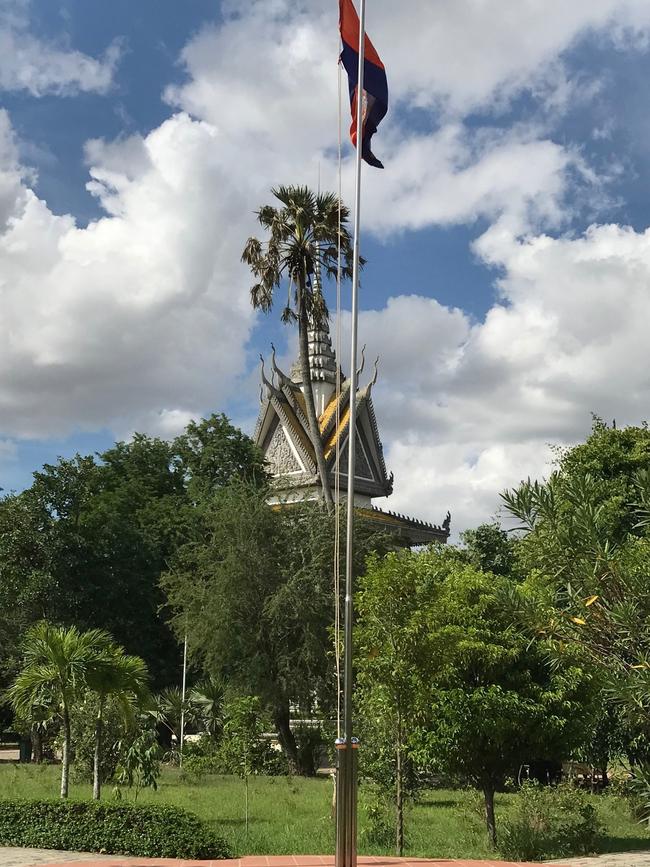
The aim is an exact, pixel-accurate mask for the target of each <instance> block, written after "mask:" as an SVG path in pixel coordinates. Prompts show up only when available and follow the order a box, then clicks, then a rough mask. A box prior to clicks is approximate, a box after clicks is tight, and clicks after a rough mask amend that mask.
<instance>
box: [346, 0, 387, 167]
mask: <svg viewBox="0 0 650 867" xmlns="http://www.w3.org/2000/svg"><path fill="white" fill-rule="evenodd" d="M339 25H340V28H341V39H342V40H343V51H342V53H341V61H342V63H343V66H344V67H345V71H346V72H347V74H348V83H349V86H350V107H351V108H352V126H351V127H350V138H351V139H352V144H353V145H354V146H355V147H356V145H357V99H358V93H357V91H358V83H359V82H358V78H359V27H360V25H359V16H358V15H357V10H356V9H355V8H354V3H353V2H352V0H339ZM364 45H365V48H364V65H363V67H364V68H363V94H362V100H361V110H362V116H361V118H362V127H361V129H362V134H361V156H362V157H363V159H364V160H365V161H366V162H367V163H369V164H370V165H371V166H375V167H376V168H378V169H383V167H384V166H383V165H382V163H381V162H380V161H379V160H378V159H377V157H376V156H375V155H374V154H373V152H372V151H371V149H370V140H371V139H372V137H373V135H374V134H375V133H376V132H377V127H378V126H379V124H380V123H381V121H382V120H383V118H384V116H385V114H386V112H387V111H388V81H387V79H386V70H385V68H384V64H383V63H382V62H381V60H380V58H379V55H378V54H377V52H376V50H375V46H374V45H373V44H372V42H371V41H370V39H369V38H368V36H367V35H366V34H364Z"/></svg>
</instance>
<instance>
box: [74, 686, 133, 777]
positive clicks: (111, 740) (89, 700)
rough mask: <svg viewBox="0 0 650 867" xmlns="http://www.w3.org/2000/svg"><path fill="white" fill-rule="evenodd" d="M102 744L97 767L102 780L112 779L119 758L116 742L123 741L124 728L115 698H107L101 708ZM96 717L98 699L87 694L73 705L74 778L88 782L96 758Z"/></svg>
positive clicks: (125, 728) (125, 729)
mask: <svg viewBox="0 0 650 867" xmlns="http://www.w3.org/2000/svg"><path fill="white" fill-rule="evenodd" d="M103 717H104V721H103V732H102V747H101V751H100V757H99V768H100V774H101V780H102V782H106V781H107V780H110V779H112V778H113V775H114V774H115V769H116V768H117V763H118V760H119V751H118V742H120V741H123V740H124V737H125V735H126V731H127V727H126V724H125V722H124V712H123V710H122V709H121V707H120V705H119V704H118V702H117V701H116V700H115V699H114V698H112V697H111V698H109V699H108V700H107V701H106V705H105V707H104V714H103ZM96 719H97V699H96V697H95V696H94V695H93V694H87V695H86V696H85V697H84V700H83V701H81V702H78V703H77V704H75V706H74V707H73V708H72V713H71V725H72V745H73V751H74V769H73V773H74V779H75V780H76V781H77V782H80V783H87V782H90V781H92V778H93V764H94V759H95V724H96Z"/></svg>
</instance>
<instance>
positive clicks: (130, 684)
mask: <svg viewBox="0 0 650 867" xmlns="http://www.w3.org/2000/svg"><path fill="white" fill-rule="evenodd" d="M148 681H149V672H148V670H147V666H146V664H145V663H144V661H143V660H142V659H140V657H139V656H130V655H129V654H127V653H125V652H124V648H122V647H119V645H116V644H110V645H109V646H108V647H106V648H104V649H103V651H102V652H101V653H100V654H98V655H97V657H96V658H95V659H94V660H93V661H92V662H91V664H90V665H89V667H88V671H87V673H86V684H87V686H88V689H90V690H91V691H92V692H93V693H94V694H95V696H96V699H97V709H96V715H95V749H94V759H93V798H94V799H95V800H99V799H100V797H101V785H102V776H101V756H102V737H103V732H104V711H105V708H106V702H107V701H108V699H109V698H112V699H114V700H116V701H117V702H118V703H119V704H120V705H121V707H122V709H123V713H124V717H125V718H126V719H128V718H129V717H130V716H132V711H133V706H134V704H135V703H136V702H138V701H142V699H143V698H144V697H145V696H146V694H147V685H148Z"/></svg>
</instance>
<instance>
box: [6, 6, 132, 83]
mask: <svg viewBox="0 0 650 867" xmlns="http://www.w3.org/2000/svg"><path fill="white" fill-rule="evenodd" d="M120 54H121V47H120V42H119V41H115V42H113V43H111V45H109V46H108V48H107V49H106V51H105V53H104V56H103V57H101V58H99V59H97V58H95V57H90V56H89V55H87V54H84V53H83V52H81V51H76V50H75V49H73V48H71V47H70V46H68V45H67V44H66V42H65V39H63V38H62V39H61V40H60V41H59V42H55V41H53V40H45V39H42V38H38V37H37V36H35V35H34V34H33V33H31V32H30V28H29V3H28V2H26V0H0V91H2V90H6V91H27V92H28V93H30V94H31V95H32V96H43V95H44V94H46V93H55V94H60V95H70V94H74V93H78V92H79V91H92V92H97V93H105V92H106V91H107V90H108V89H109V88H110V86H111V84H112V81H113V74H114V72H115V68H116V66H117V63H118V61H119V59H120Z"/></svg>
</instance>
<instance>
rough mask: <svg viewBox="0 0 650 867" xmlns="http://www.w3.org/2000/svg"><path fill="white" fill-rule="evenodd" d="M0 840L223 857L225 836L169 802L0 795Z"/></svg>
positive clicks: (46, 846) (172, 855) (13, 843)
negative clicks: (146, 803) (4, 798)
mask: <svg viewBox="0 0 650 867" xmlns="http://www.w3.org/2000/svg"><path fill="white" fill-rule="evenodd" d="M0 845H1V846H30V847H37V848H44V849H63V850H70V851H74V850H78V851H82V852H83V851H86V852H106V853H108V854H114V855H135V856H138V857H147V858H192V859H217V858H229V857H230V852H229V851H228V847H227V845H226V843H225V841H224V840H223V839H222V838H221V837H219V836H218V835H217V834H216V833H214V832H213V831H212V830H211V829H210V828H208V827H207V826H206V825H204V824H203V822H201V820H200V819H199V818H198V817H197V816H194V815H193V814H192V813H188V812H187V811H186V810H182V809H180V808H179V807H171V806H146V807H145V806H142V807H137V806H135V805H132V804H128V805H127V804H103V803H101V802H93V801H32V800H11V801H0Z"/></svg>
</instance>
